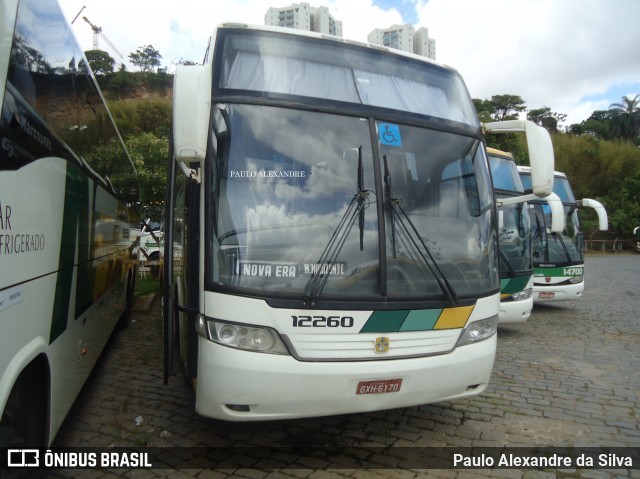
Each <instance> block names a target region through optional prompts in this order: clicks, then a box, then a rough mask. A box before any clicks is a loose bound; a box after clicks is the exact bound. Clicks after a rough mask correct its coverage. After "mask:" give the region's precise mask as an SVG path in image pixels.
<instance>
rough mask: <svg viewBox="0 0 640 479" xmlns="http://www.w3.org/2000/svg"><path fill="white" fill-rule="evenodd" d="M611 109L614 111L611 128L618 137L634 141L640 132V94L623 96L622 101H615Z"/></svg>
mask: <svg viewBox="0 0 640 479" xmlns="http://www.w3.org/2000/svg"><path fill="white" fill-rule="evenodd" d="M609 111H611V112H612V113H613V117H612V121H611V128H612V130H613V132H614V134H615V135H616V137H618V138H621V139H622V140H624V141H629V142H631V141H633V140H634V138H636V137H637V136H638V133H640V95H636V96H635V97H634V98H631V97H626V96H625V97H622V102H621V103H613V104H612V105H611V106H609Z"/></svg>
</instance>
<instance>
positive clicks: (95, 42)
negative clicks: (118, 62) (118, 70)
mask: <svg viewBox="0 0 640 479" xmlns="http://www.w3.org/2000/svg"><path fill="white" fill-rule="evenodd" d="M84 9H85V7H84V6H83V7H82V9H81V10H80V12H78V14H77V15H76V18H74V19H73V22H75V21H76V19H77V18H78V17H79V16H80V13H82V10H84ZM82 19H83V20H84V21H85V22H87V23H88V24H89V25H90V26H91V29H92V30H93V49H94V50H99V49H100V48H99V44H98V36H100V37H102V39H103V40H104V41H105V42H107V45H109V46H110V47H111V49H112V50H113V51H114V52H115V53H117V54H118V56H119V57H120V58H121V59H124V57H123V56H122V53H120V52H119V51H118V49H117V48H116V46H115V45H114V44H113V43H112V42H111V40H109V39H108V38H107V36H106V35H105V34H104V33H103V32H102V27H98V26H96V25H94V24H93V23H91V22H90V21H89V19H88V18H87V17H82ZM73 22H71V23H72V24H73Z"/></svg>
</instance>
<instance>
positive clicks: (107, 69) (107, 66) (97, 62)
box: [84, 50, 116, 75]
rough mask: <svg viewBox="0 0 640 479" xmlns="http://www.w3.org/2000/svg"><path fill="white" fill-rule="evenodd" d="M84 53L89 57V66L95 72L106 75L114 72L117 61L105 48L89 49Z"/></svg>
mask: <svg viewBox="0 0 640 479" xmlns="http://www.w3.org/2000/svg"><path fill="white" fill-rule="evenodd" d="M84 55H85V56H86V57H87V60H88V61H89V66H90V67H91V70H92V71H93V73H94V74H96V75H106V74H108V73H113V66H114V65H115V63H116V61H115V60H114V59H113V57H112V56H111V55H109V54H108V53H107V52H105V51H104V50H87V51H86V52H84Z"/></svg>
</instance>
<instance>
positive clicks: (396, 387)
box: [356, 378, 402, 394]
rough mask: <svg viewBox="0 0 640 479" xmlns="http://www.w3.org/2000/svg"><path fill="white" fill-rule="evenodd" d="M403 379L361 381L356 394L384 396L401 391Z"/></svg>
mask: <svg viewBox="0 0 640 479" xmlns="http://www.w3.org/2000/svg"><path fill="white" fill-rule="evenodd" d="M400 386H402V378H399V379H382V380H379V381H360V382H359V383H358V387H357V388H356V394H384V393H396V392H398V391H400Z"/></svg>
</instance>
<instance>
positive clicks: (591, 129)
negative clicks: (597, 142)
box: [568, 110, 613, 140]
mask: <svg viewBox="0 0 640 479" xmlns="http://www.w3.org/2000/svg"><path fill="white" fill-rule="evenodd" d="M612 116H613V113H612V111H611V110H596V111H594V112H593V113H592V114H591V116H590V117H589V118H587V119H586V120H584V121H582V122H581V123H574V124H573V125H571V126H570V127H569V128H568V131H569V132H570V133H573V134H574V135H593V136H596V137H597V138H602V139H603V140H610V139H612V135H611V118H612Z"/></svg>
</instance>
